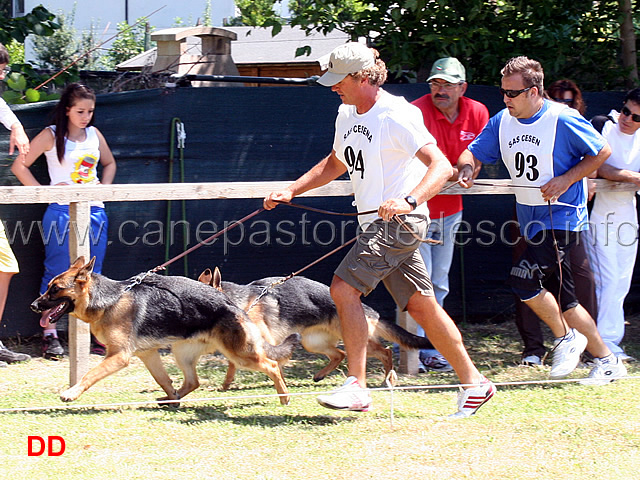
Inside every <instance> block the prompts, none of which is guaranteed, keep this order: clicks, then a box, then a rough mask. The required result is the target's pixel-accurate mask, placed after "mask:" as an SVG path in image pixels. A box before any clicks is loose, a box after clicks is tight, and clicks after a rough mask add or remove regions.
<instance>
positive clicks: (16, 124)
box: [0, 43, 31, 366]
mask: <svg viewBox="0 0 640 480" xmlns="http://www.w3.org/2000/svg"><path fill="white" fill-rule="evenodd" d="M8 64H9V52H7V49H6V48H5V46H4V45H2V44H1V43H0V80H4V78H5V77H6V75H7V74H8V73H9V72H10V71H11V69H10V68H9V67H8ZM0 123H2V124H3V125H4V126H5V127H6V128H7V130H10V131H11V136H10V137H9V155H13V152H14V150H15V149H16V148H17V149H18V153H19V154H20V155H24V154H26V153H27V152H28V151H29V137H27V134H26V133H25V132H24V128H23V127H22V124H21V123H20V121H19V120H18V117H16V115H15V113H13V112H12V111H11V109H10V108H9V105H7V103H6V102H5V101H4V100H3V99H2V98H0ZM19 271H20V269H19V268H18V261H17V260H16V257H15V255H14V254H13V251H12V250H11V246H10V245H9V241H8V240H7V236H6V234H5V231H4V225H3V224H2V222H0V320H2V315H3V313H4V307H5V304H6V302H7V295H8V293H9V283H10V282H11V277H13V275H14V274H16V273H18V272H19ZM30 358H31V357H29V355H27V354H24V353H16V352H12V351H11V350H9V349H8V348H6V347H5V346H4V345H3V344H2V342H0V366H5V365H6V363H13V362H24V361H27V360H29V359H30Z"/></svg>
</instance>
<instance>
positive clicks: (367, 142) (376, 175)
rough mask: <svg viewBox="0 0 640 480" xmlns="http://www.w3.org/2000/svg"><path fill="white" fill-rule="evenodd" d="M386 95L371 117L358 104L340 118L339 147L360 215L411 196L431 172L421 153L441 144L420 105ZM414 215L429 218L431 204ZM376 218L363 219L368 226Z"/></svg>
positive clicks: (347, 108) (336, 144)
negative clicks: (424, 147) (362, 112)
mask: <svg viewBox="0 0 640 480" xmlns="http://www.w3.org/2000/svg"><path fill="white" fill-rule="evenodd" d="M380 93H381V95H380V97H379V99H378V101H377V102H376V103H375V104H374V106H373V107H372V108H371V109H370V110H369V111H367V112H366V113H364V114H358V113H357V111H356V107H355V106H354V105H345V104H343V105H341V106H340V108H339V109H338V117H337V118H336V131H335V137H334V141H333V149H334V150H335V152H336V156H337V157H338V159H339V160H340V161H341V162H342V163H343V164H344V165H345V166H346V167H347V170H348V172H349V177H350V179H351V184H352V185H353V190H354V194H355V200H356V205H357V208H358V211H360V212H363V211H367V210H376V209H377V208H378V207H379V206H380V204H382V203H383V202H385V201H386V200H389V199H390V198H404V197H406V196H407V195H409V193H410V192H411V190H413V188H415V186H416V185H418V183H420V181H421V180H422V179H423V178H424V176H425V175H426V173H427V167H426V165H425V164H424V163H422V162H421V161H420V160H419V159H418V158H417V157H416V156H415V154H416V152H417V151H418V150H419V149H420V148H422V147H423V146H424V145H427V144H435V143H436V140H435V139H434V138H433V136H432V135H431V134H430V133H429V131H428V130H427V128H426V127H425V126H424V120H423V118H422V112H421V111H420V109H419V108H418V107H416V106H415V105H411V104H410V103H409V102H407V101H406V100H405V99H404V98H402V97H396V96H394V95H391V94H389V93H387V92H385V91H384V90H380ZM413 213H418V214H422V215H427V216H428V215H429V209H428V208H427V203H426V202H423V203H422V204H420V205H418V207H417V208H416V209H415V210H414V211H413ZM376 218H379V217H378V215H377V214H370V215H360V216H359V217H358V221H359V222H360V225H363V226H364V225H366V224H368V223H370V222H372V221H373V220H375V219H376Z"/></svg>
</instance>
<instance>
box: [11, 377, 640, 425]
mask: <svg viewBox="0 0 640 480" xmlns="http://www.w3.org/2000/svg"><path fill="white" fill-rule="evenodd" d="M392 372H393V374H394V375H395V372H394V371H393V370H392V371H391V372H389V375H388V376H387V378H386V379H385V382H386V383H387V385H388V386H387V387H377V388H375V387H374V388H367V391H369V392H386V391H388V392H390V396H391V403H390V408H391V411H390V415H391V427H392V429H393V415H394V410H393V394H394V392H396V391H400V390H402V391H417V390H437V389H443V390H444V389H457V388H462V387H471V386H475V385H477V384H464V383H462V384H461V383H458V384H439V385H408V386H394V385H392V384H390V383H389V380H390V381H393V380H392V379H390V377H391V375H392ZM586 378H587V377H584V378H570V379H566V378H565V379H559V380H524V381H518V382H493V383H494V385H495V386H496V387H507V386H519V385H550V384H560V383H578V382H580V381H582V380H585V379H586ZM626 380H640V376H627V377H624V378H619V379H617V380H616V381H626ZM602 387H606V385H603V386H602ZM334 391H335V388H332V389H331V390H327V391H314V392H298V393H295V392H289V393H288V394H284V393H282V394H280V393H269V394H261V395H233V396H224V397H204V398H189V399H185V398H183V399H180V400H162V401H158V400H146V401H140V402H117V403H94V404H89V403H85V404H76V403H73V404H62V405H50V406H41V407H12V408H0V413H16V412H36V411H47V410H80V409H84V408H93V409H100V408H114V407H134V406H144V405H171V404H173V403H178V404H187V403H203V402H216V401H221V402H225V401H226V402H228V401H236V400H255V399H261V398H273V399H275V398H279V397H284V396H289V397H308V396H311V395H321V394H323V393H329V394H330V393H333V392H334ZM344 412H345V413H352V412H349V411H347V410H345V411H344Z"/></svg>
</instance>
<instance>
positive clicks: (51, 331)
mask: <svg viewBox="0 0 640 480" xmlns="http://www.w3.org/2000/svg"><path fill="white" fill-rule="evenodd" d="M47 335H51V336H52V337H53V338H58V331H57V330H56V329H55V328H45V329H44V336H45V337H46V336H47Z"/></svg>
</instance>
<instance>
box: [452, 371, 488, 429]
mask: <svg viewBox="0 0 640 480" xmlns="http://www.w3.org/2000/svg"><path fill="white" fill-rule="evenodd" d="M495 393H496V386H495V385H494V384H493V383H491V382H490V381H489V380H487V378H486V377H482V381H481V382H480V385H478V386H477V387H471V388H467V389H466V390H465V389H463V388H462V387H460V391H459V392H458V411H457V412H456V413H453V414H451V415H449V418H453V419H455V418H467V417H470V416H471V415H473V414H474V413H476V412H477V411H478V409H479V408H480V407H481V406H482V405H484V404H485V403H487V402H488V401H489V399H490V398H491V397H493V395H494V394H495Z"/></svg>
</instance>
